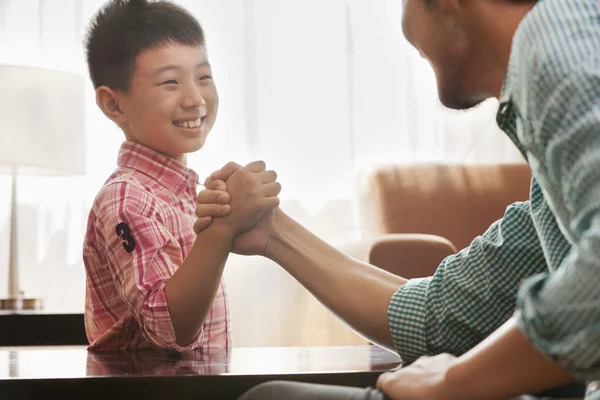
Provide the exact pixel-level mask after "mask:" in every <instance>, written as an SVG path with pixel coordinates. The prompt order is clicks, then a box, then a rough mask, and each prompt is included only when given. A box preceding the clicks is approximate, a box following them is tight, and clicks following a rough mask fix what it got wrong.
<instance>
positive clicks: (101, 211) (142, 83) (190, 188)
mask: <svg viewBox="0 0 600 400" xmlns="http://www.w3.org/2000/svg"><path fill="white" fill-rule="evenodd" d="M86 49H87V62H88V67H89V72H90V77H91V80H92V82H93V84H94V88H95V89H96V102H97V104H98V107H99V108H100V109H101V110H102V112H103V113H104V114H105V115H106V116H107V117H108V118H110V119H111V120H112V121H113V122H115V123H116V124H117V125H118V126H119V127H120V128H121V129H122V130H123V133H124V134H125V138H126V141H125V142H124V143H123V145H122V147H121V149H120V152H119V156H118V167H117V169H116V171H115V172H114V173H113V174H112V175H111V176H110V177H109V178H108V180H107V181H106V183H105V184H104V186H103V187H102V189H101V190H100V192H99V194H98V196H97V197H96V199H95V201H94V204H93V206H92V210H91V212H90V216H89V220H88V227H87V233H86V237H85V243H84V251H83V257H84V263H85V268H86V274H87V284H86V286H87V290H86V311H85V323H86V331H87V335H88V339H89V340H90V343H91V344H90V347H89V349H90V350H96V351H98V350H129V349H141V348H149V347H150V348H159V349H164V350H170V351H177V352H182V351H187V350H193V349H195V348H198V347H203V348H210V347H219V348H223V347H225V348H226V347H229V346H230V345H231V339H230V326H229V309H228V303H227V295H226V291H225V287H224V284H223V282H222V272H223V267H224V264H225V261H226V260H227V255H228V253H229V250H230V248H231V245H232V241H233V238H234V237H235V235H236V234H237V233H238V232H241V231H243V230H245V229H248V228H250V227H251V226H252V225H253V224H254V223H255V222H256V221H257V220H258V219H259V218H260V217H261V216H262V215H263V214H264V213H265V212H266V211H267V210H270V209H273V208H274V207H276V206H277V204H278V202H279V200H278V198H277V195H278V194H279V191H280V186H279V184H278V183H277V182H275V180H276V174H275V173H274V172H273V171H265V165H264V163H262V162H254V163H251V164H249V165H247V166H246V167H244V168H242V170H240V171H241V173H240V174H237V175H235V176H233V177H232V181H230V182H229V184H228V189H229V193H230V197H229V195H228V199H230V204H231V215H230V216H229V217H227V218H225V219H223V220H222V221H218V222H217V223H213V224H212V226H211V227H210V229H206V230H205V231H204V232H202V233H201V234H199V235H196V234H195V232H194V229H193V225H194V222H195V216H194V212H195V208H196V201H197V200H196V186H197V184H198V175H197V174H196V173H195V172H194V171H192V170H191V169H189V168H187V167H186V154H187V153H191V152H194V151H197V150H199V149H200V148H202V146H203V145H204V142H205V139H206V136H207V135H208V133H209V132H210V130H211V128H212V127H213V125H214V123H215V119H216V116H217V108H218V96H217V91H216V88H215V84H214V81H213V79H212V73H211V67H210V64H209V62H208V58H207V54H206V49H205V42H204V34H203V31H202V28H201V27H200V25H199V23H198V21H197V20H196V19H195V18H194V17H193V16H191V15H190V14H189V13H188V12H186V11H185V10H183V9H182V8H180V7H178V6H176V5H173V4H171V3H169V2H166V1H155V2H153V1H149V0H112V1H110V2H109V3H107V4H106V5H105V6H104V7H102V9H100V10H99V11H98V13H97V14H96V15H95V16H94V17H93V20H92V22H91V25H90V28H89V31H88V35H87V40H86ZM227 210H229V207H227Z"/></svg>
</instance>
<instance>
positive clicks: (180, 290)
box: [165, 223, 234, 346]
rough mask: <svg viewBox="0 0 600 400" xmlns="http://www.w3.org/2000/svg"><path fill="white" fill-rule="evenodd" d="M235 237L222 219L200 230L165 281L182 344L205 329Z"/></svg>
mask: <svg viewBox="0 0 600 400" xmlns="http://www.w3.org/2000/svg"><path fill="white" fill-rule="evenodd" d="M233 237H234V236H233V234H232V232H230V230H228V229H227V228H226V227H225V226H224V225H221V224H219V223H214V224H213V225H212V226H211V227H209V228H208V229H206V230H204V231H202V232H200V233H199V234H198V237H197V238H196V241H195V242H194V245H193V247H192V249H191V251H190V252H189V254H188V256H187V257H186V258H185V260H184V261H183V263H182V264H181V266H180V267H179V268H178V269H177V271H176V272H175V274H173V276H172V277H171V278H170V279H169V280H168V281H167V283H166V285H165V295H166V297H167V304H168V307H169V314H170V316H171V323H172V324H173V330H174V331H175V338H176V341H177V344H178V345H179V346H187V345H189V344H190V343H191V342H192V341H193V340H194V338H195V337H196V336H197V335H198V333H199V332H200V330H201V329H202V325H203V324H204V320H205V319H206V316H207V315H208V312H209V311H210V309H211V307H212V304H213V301H214V298H215V295H216V293H217V290H218V288H219V284H220V282H221V276H222V274H223V268H224V267H225V262H226V261H227V257H228V255H229V252H230V250H231V246H232V242H233Z"/></svg>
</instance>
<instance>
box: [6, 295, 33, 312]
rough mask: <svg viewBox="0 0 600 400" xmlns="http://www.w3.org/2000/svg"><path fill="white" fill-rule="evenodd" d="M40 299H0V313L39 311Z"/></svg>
mask: <svg viewBox="0 0 600 400" xmlns="http://www.w3.org/2000/svg"><path fill="white" fill-rule="evenodd" d="M42 307H43V302H42V299H29V298H26V297H8V298H4V299H1V298H0V311H34V310H41V309H42Z"/></svg>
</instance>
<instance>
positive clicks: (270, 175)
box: [258, 171, 277, 183]
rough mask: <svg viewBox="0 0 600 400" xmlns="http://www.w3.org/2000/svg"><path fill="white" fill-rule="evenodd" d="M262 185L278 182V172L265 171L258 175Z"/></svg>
mask: <svg viewBox="0 0 600 400" xmlns="http://www.w3.org/2000/svg"><path fill="white" fill-rule="evenodd" d="M258 179H259V180H260V183H271V182H275V181H276V180H277V172H275V171H264V172H261V173H260V174H259V175H258Z"/></svg>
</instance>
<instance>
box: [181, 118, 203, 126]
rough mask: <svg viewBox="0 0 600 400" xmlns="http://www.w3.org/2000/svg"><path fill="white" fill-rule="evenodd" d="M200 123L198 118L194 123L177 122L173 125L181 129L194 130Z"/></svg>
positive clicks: (200, 120)
mask: <svg viewBox="0 0 600 400" xmlns="http://www.w3.org/2000/svg"><path fill="white" fill-rule="evenodd" d="M201 122H202V119H201V118H198V119H197V120H195V121H184V122H177V123H175V125H177V126H179V127H181V128H195V127H197V126H200V123H201Z"/></svg>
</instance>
